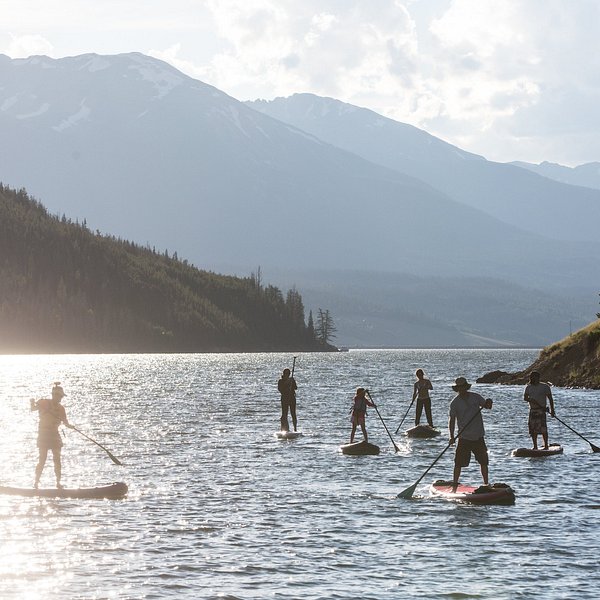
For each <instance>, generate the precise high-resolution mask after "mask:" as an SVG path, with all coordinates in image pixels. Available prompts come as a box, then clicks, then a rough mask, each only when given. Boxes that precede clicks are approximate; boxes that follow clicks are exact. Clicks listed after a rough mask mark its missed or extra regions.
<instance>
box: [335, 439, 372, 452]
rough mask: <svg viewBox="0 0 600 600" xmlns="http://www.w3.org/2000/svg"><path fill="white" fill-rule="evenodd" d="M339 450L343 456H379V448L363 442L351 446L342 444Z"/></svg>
mask: <svg viewBox="0 0 600 600" xmlns="http://www.w3.org/2000/svg"><path fill="white" fill-rule="evenodd" d="M340 450H341V451H342V453H343V454H350V455H352V456H360V455H364V454H370V455H375V454H379V446H376V445H375V444H370V443H369V442H365V440H363V441H362V442H354V443H352V444H344V445H343V446H340Z"/></svg>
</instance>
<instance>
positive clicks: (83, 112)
mask: <svg viewBox="0 0 600 600" xmlns="http://www.w3.org/2000/svg"><path fill="white" fill-rule="evenodd" d="M91 112H92V111H91V109H90V108H89V107H88V106H86V104H85V98H84V99H83V100H82V101H81V104H80V108H79V110H78V111H77V112H76V113H75V114H73V115H71V116H70V117H67V118H66V119H64V120H63V121H61V122H60V123H59V124H58V125H53V126H52V129H54V131H58V132H61V131H64V130H65V129H69V127H74V126H75V125H77V124H79V122H80V121H84V120H87V119H88V118H89V116H90V114H91Z"/></svg>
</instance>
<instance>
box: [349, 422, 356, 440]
mask: <svg viewBox="0 0 600 600" xmlns="http://www.w3.org/2000/svg"><path fill="white" fill-rule="evenodd" d="M355 433H356V423H355V422H354V421H352V432H351V433H350V443H352V442H354V434H355Z"/></svg>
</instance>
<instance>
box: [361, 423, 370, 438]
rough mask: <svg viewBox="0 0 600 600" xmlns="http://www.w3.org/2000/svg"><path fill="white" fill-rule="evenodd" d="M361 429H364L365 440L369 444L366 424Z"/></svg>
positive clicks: (362, 424)
mask: <svg viewBox="0 0 600 600" xmlns="http://www.w3.org/2000/svg"><path fill="white" fill-rule="evenodd" d="M360 428H361V429H362V433H363V438H365V442H368V441H369V439H368V438H367V428H366V427H365V424H364V423H361V424H360Z"/></svg>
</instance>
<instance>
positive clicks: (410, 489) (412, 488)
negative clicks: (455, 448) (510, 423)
mask: <svg viewBox="0 0 600 600" xmlns="http://www.w3.org/2000/svg"><path fill="white" fill-rule="evenodd" d="M482 410H483V406H480V407H479V410H478V411H477V412H476V413H475V414H474V415H473V416H472V417H471V418H470V419H469V421H468V422H467V424H466V425H465V426H464V427H463V428H462V429H461V430H460V431H459V432H458V433H457V434H456V436H454V437H453V439H452V440H450V442H449V443H448V445H447V446H446V447H445V448H444V449H443V450H442V451H441V452H440V453H439V455H438V457H437V458H436V459H435V460H434V461H433V462H432V463H431V464H430V465H429V466H428V467H427V470H426V471H425V472H424V473H423V475H421V477H419V479H417V481H415V483H414V484H413V485H411V486H410V487H408V488H406V489H405V490H404V491H402V492H400V493H399V494H398V497H399V498H412V495H413V493H414V491H415V489H416V487H417V486H418V485H419V483H421V480H422V479H423V477H425V475H427V473H429V471H431V469H433V467H434V465H435V463H437V461H438V460H440V458H442V456H444V454H445V453H446V450H448V448H450V446H452V444H453V443H454V441H455V440H456V439H458V438H459V437H460V434H461V433H462V432H463V431H464V430H465V429H466V428H467V427H468V426H469V425H470V424H471V423H472V422H473V421H474V420H475V417H476V416H477V415H479V414H480V413H481V411H482Z"/></svg>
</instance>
